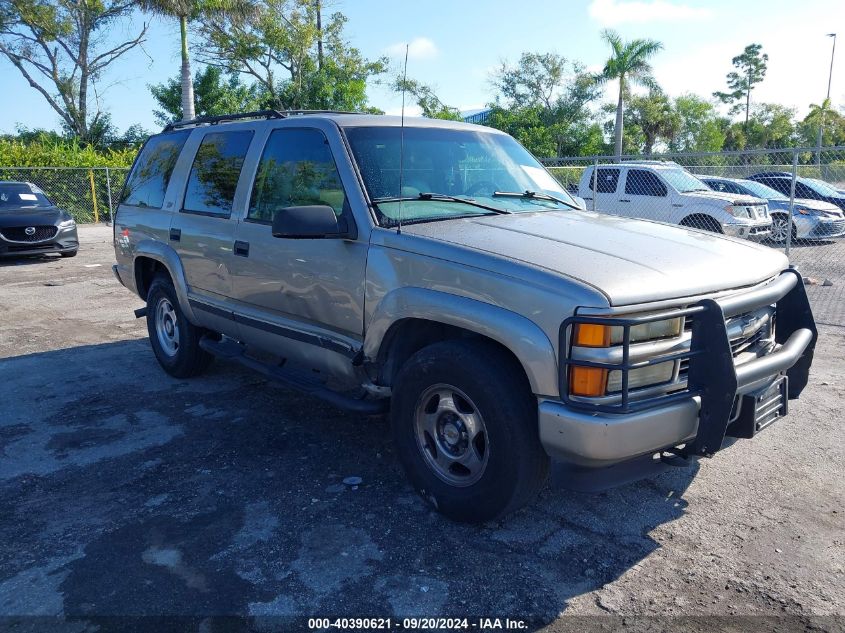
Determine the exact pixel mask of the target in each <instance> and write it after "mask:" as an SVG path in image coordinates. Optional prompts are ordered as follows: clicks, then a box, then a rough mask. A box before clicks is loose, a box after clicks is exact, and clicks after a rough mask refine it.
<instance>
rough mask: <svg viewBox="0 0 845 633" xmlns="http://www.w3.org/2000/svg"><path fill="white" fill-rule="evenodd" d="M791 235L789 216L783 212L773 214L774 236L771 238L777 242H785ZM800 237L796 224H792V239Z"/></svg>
mask: <svg viewBox="0 0 845 633" xmlns="http://www.w3.org/2000/svg"><path fill="white" fill-rule="evenodd" d="M788 235H789V216H786V215H783V214H781V213H776V214H773V215H772V236H771V240H772V241H773V242H775V243H776V244H783V243H784V242H786V238H787V236H788ZM797 237H798V232H797V231H796V230H795V225H794V224H793V225H792V241H793V242H795V240H796V238H797Z"/></svg>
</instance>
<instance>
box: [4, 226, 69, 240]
mask: <svg viewBox="0 0 845 633" xmlns="http://www.w3.org/2000/svg"><path fill="white" fill-rule="evenodd" d="M27 228H33V229H35V231H34V232H32V235H29V234H27V232H26V230H27ZM58 231H59V229H58V228H57V227H55V226H52V225H47V226H33V227H26V226H12V227H9V228H5V229H0V235H2V236H3V237H4V238H5V239H7V240H9V241H11V242H43V241H44V240H49V239H51V238H53V237H55V236H56V233H58Z"/></svg>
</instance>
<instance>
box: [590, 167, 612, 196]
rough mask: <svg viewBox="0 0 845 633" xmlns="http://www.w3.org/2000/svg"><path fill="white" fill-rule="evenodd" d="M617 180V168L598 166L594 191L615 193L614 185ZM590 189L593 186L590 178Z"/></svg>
mask: <svg viewBox="0 0 845 633" xmlns="http://www.w3.org/2000/svg"><path fill="white" fill-rule="evenodd" d="M618 182H619V170H618V169H602V168H599V172H598V176H596V192H597V193H616V185H617V183H618ZM589 187H590V189H592V188H593V182H592V179H590V183H589Z"/></svg>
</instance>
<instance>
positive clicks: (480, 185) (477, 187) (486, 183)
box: [464, 180, 499, 196]
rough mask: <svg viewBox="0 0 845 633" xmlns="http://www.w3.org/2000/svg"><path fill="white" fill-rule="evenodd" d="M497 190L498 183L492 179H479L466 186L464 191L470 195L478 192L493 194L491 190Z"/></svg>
mask: <svg viewBox="0 0 845 633" xmlns="http://www.w3.org/2000/svg"><path fill="white" fill-rule="evenodd" d="M498 190H499V187H498V185H497V184H496V183H495V182H493V181H492V180H479V181H478V182H474V183H472V184H471V185H470V186H469V187H467V190H466V192H464V193H465V195H467V196H472V195H475V194H480V193H485V194H488V195H493V192H494V191H498Z"/></svg>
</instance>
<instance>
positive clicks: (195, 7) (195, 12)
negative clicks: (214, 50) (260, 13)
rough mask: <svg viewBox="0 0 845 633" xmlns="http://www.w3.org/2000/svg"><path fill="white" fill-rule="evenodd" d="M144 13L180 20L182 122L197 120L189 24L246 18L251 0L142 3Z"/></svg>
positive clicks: (153, 0)
mask: <svg viewBox="0 0 845 633" xmlns="http://www.w3.org/2000/svg"><path fill="white" fill-rule="evenodd" d="M139 5H140V6H141V9H142V10H144V11H148V12H150V13H153V14H156V15H160V16H163V17H168V18H176V19H178V20H179V31H180V35H181V46H182V120H183V121H187V120H189V119H193V118H194V117H195V116H196V113H195V110H194V82H193V79H192V77H191V59H190V57H189V55H188V22H190V21H191V20H196V19H197V18H199V17H201V16H203V15H220V14H235V15H238V16H241V17H246V16H247V15H249V14H251V13H252V12H253V10H254V9H253V5H252V3H251V2H249V0H139Z"/></svg>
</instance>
